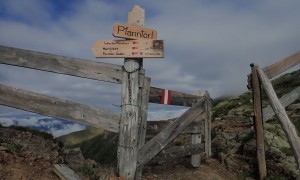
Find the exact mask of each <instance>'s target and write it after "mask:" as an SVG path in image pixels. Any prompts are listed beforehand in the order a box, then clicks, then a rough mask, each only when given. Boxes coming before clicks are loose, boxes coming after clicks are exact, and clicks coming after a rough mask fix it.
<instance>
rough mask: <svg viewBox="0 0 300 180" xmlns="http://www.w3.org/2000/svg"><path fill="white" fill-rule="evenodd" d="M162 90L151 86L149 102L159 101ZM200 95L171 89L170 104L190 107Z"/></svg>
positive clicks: (158, 102)
mask: <svg viewBox="0 0 300 180" xmlns="http://www.w3.org/2000/svg"><path fill="white" fill-rule="evenodd" d="M162 90H163V89H161V88H157V87H151V90H150V96H149V102H150V103H157V104H160V103H161V98H162ZM199 99H201V96H200V97H199V96H196V95H190V94H186V93H181V92H176V91H171V104H170V105H177V106H188V107H191V106H192V105H193V104H195V103H196V102H197V101H198V100H199Z"/></svg>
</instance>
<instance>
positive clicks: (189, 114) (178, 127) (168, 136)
mask: <svg viewBox="0 0 300 180" xmlns="http://www.w3.org/2000/svg"><path fill="white" fill-rule="evenodd" d="M205 100H206V98H205V97H203V98H202V99H200V101H198V102H197V103H196V104H195V105H193V106H192V107H191V108H190V109H188V110H187V111H186V112H185V113H183V114H182V115H181V116H180V117H179V118H177V119H176V120H175V121H174V122H173V123H172V124H170V125H169V126H168V127H166V128H165V129H164V130H162V131H161V132H160V133H159V134H157V135H156V136H155V137H154V138H152V139H151V140H150V141H149V142H147V143H146V144H145V145H144V146H143V147H142V148H141V149H140V151H139V155H138V164H139V165H141V166H143V165H145V164H146V163H147V162H148V161H150V160H151V159H152V158H153V157H154V156H155V155H156V154H158V153H159V152H160V151H161V150H162V149H163V148H164V147H166V145H167V144H168V143H169V142H171V141H172V140H173V139H174V138H175V137H176V136H177V135H178V134H179V133H180V132H181V131H182V130H183V129H185V128H186V127H187V126H188V125H189V124H190V123H191V122H192V121H194V120H195V119H197V118H198V117H199V116H200V115H201V114H202V113H203V111H204V107H203V104H204V101H205Z"/></svg>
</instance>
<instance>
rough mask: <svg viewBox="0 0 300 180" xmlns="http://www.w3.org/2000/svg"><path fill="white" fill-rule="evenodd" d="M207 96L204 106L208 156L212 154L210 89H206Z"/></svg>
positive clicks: (205, 95)
mask: <svg viewBox="0 0 300 180" xmlns="http://www.w3.org/2000/svg"><path fill="white" fill-rule="evenodd" d="M204 97H205V103H204V108H205V115H206V118H205V123H204V133H205V134H204V137H205V153H206V157H209V156H211V106H212V103H211V98H210V94H209V93H208V91H205V94H204Z"/></svg>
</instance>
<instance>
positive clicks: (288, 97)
mask: <svg viewBox="0 0 300 180" xmlns="http://www.w3.org/2000/svg"><path fill="white" fill-rule="evenodd" d="M298 99H300V87H297V88H296V89H294V90H292V91H291V92H289V93H288V94H285V95H283V96H282V97H281V98H280V99H279V101H280V103H281V104H282V106H283V107H287V106H288V105H290V104H292V103H293V102H295V101H296V100H298ZM274 115H275V112H274V110H273V108H272V106H271V105H269V106H267V107H265V108H264V109H263V120H264V122H266V121H268V120H270V119H271V118H272V117H273V116H274Z"/></svg>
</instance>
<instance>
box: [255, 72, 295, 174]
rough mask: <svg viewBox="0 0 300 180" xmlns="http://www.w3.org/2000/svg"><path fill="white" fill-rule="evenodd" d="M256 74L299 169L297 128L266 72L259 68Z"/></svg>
mask: <svg viewBox="0 0 300 180" xmlns="http://www.w3.org/2000/svg"><path fill="white" fill-rule="evenodd" d="M257 72H258V76H259V78H260V80H261V82H262V85H263V87H264V89H265V92H266V94H267V96H268V99H269V101H270V104H271V106H272V108H273V110H274V112H275V114H276V116H277V117H278V119H279V122H280V124H281V126H282V128H283V130H284V132H285V135H286V136H287V139H288V142H289V144H290V146H291V148H292V150H293V152H294V156H295V159H296V162H297V164H298V169H300V138H299V136H298V134H297V130H296V128H295V126H294V124H293V123H292V122H291V121H290V119H289V117H288V116H287V114H286V111H285V109H284V107H283V106H282V105H281V104H280V102H279V100H278V97H277V95H276V93H275V91H274V89H273V87H272V84H271V82H270V80H269V79H268V77H267V76H266V74H265V73H264V72H263V71H262V70H261V69H259V68H258V69H257Z"/></svg>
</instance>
